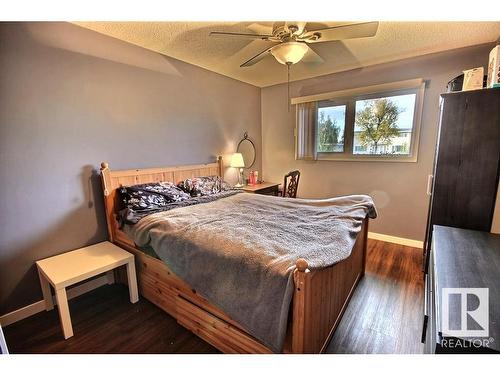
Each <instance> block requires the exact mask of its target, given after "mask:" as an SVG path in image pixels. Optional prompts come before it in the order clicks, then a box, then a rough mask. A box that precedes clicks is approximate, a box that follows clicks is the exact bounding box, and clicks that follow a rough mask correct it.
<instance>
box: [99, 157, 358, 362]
mask: <svg viewBox="0 0 500 375" xmlns="http://www.w3.org/2000/svg"><path fill="white" fill-rule="evenodd" d="M101 171H102V180H103V189H104V195H105V205H106V217H107V220H108V230H109V235H110V240H111V241H112V242H114V243H115V244H117V245H118V246H120V247H122V248H124V249H126V250H128V251H130V252H132V253H133V254H134V255H135V258H136V262H135V263H136V267H137V278H138V284H139V292H140V294H141V295H142V296H143V297H144V298H146V299H147V300H149V301H151V302H152V303H154V304H155V305H157V306H158V307H160V308H161V309H162V310H164V311H166V312H167V313H168V314H169V315H171V316H172V317H174V318H175V319H177V321H178V322H179V323H180V324H181V325H183V326H184V327H186V328H187V329H189V330H190V331H192V332H193V333H195V334H196V335H197V336H199V337H201V338H202V339H204V340H205V341H207V342H208V343H210V344H212V345H213V346H214V347H216V348H217V349H219V350H221V351H222V352H224V353H271V350H270V349H269V348H267V347H266V346H265V345H263V344H262V343H260V342H259V341H258V340H257V339H255V338H254V337H252V336H251V335H250V334H249V333H248V332H246V331H245V329H243V327H241V326H240V325H239V324H238V323H237V322H235V321H234V320H232V319H231V318H230V317H229V316H227V315H226V314H225V313H224V312H223V311H221V310H220V309H219V308H217V307H215V306H214V305H212V304H211V303H210V302H209V301H207V300H206V299H205V298H203V297H202V296H200V295H199V294H198V293H197V292H196V290H194V289H192V288H191V287H190V286H189V285H188V284H187V283H185V282H184V281H183V280H181V279H180V278H178V277H177V276H176V275H174V274H173V273H172V272H171V271H170V269H169V268H168V266H167V265H166V264H165V263H164V262H162V261H161V260H158V259H156V258H153V257H151V256H148V255H146V254H144V253H143V252H142V251H141V250H139V249H138V248H137V247H136V246H135V245H134V243H133V242H132V241H131V240H130V239H129V238H128V236H127V235H126V234H125V233H124V232H122V231H121V230H119V229H118V226H117V223H116V219H115V214H116V212H117V211H118V209H119V201H118V199H117V195H116V189H117V188H119V187H120V186H122V185H123V186H127V185H133V184H135V183H145V182H153V181H173V182H177V181H176V179H177V178H178V176H182V177H183V178H186V177H196V176H203V175H209V174H214V172H215V173H217V174H219V173H220V174H222V160H221V159H220V158H219V159H218V162H217V163H211V164H206V165H197V166H186V167H168V168H155V169H150V170H147V169H143V170H128V171H113V172H111V171H110V170H109V167H108V165H107V163H102V168H101ZM367 233H368V219H365V221H364V223H363V227H362V230H361V232H360V233H359V234H358V238H357V240H356V243H355V245H354V248H353V251H352V254H351V256H350V257H348V258H347V259H345V260H344V261H342V262H340V263H337V264H335V265H333V266H331V267H328V268H325V269H322V270H316V271H310V270H309V269H308V268H307V267H308V265H307V261H306V260H304V259H299V260H298V261H297V264H296V265H297V268H296V270H295V271H294V275H293V277H294V283H295V290H294V294H293V299H292V306H291V312H290V315H289V324H288V332H287V338H286V340H285V346H284V348H283V352H285V353H320V352H322V351H324V350H325V349H326V346H327V344H328V342H329V340H330V338H331V335H332V334H333V332H334V330H335V328H336V327H337V325H338V323H339V322H340V319H341V317H342V314H343V312H344V310H345V308H346V306H347V303H348V301H349V299H350V297H351V295H352V293H353V291H354V289H355V287H356V285H357V282H358V281H359V279H360V278H361V277H362V276H363V274H364V269H365V262H366V241H367ZM116 276H117V277H116V278H117V280H119V281H120V282H123V283H126V280H127V278H126V277H122V274H121V272H120V270H119V271H118V274H117V275H116Z"/></svg>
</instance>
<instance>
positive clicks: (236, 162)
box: [231, 152, 245, 188]
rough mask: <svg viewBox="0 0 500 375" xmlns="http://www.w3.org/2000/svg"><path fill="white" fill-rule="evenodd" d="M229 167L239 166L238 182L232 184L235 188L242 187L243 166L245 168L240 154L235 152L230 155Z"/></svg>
mask: <svg viewBox="0 0 500 375" xmlns="http://www.w3.org/2000/svg"><path fill="white" fill-rule="evenodd" d="M231 167H233V168H239V172H238V183H237V184H236V185H234V187H236V188H240V187H243V168H245V162H244V161H243V155H242V154H240V153H239V152H236V153H234V154H233V155H232V156H231Z"/></svg>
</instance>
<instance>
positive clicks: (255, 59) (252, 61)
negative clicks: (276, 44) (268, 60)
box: [240, 47, 273, 68]
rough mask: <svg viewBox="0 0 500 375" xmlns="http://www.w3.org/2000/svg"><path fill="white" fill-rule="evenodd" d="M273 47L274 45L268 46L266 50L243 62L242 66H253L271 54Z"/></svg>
mask: <svg viewBox="0 0 500 375" xmlns="http://www.w3.org/2000/svg"><path fill="white" fill-rule="evenodd" d="M272 49H273V47H271V48H267V49H265V50H264V51H262V52H261V53H259V54H257V55H255V56H254V57H252V58H251V59H248V60H247V61H245V62H244V63H243V64H241V65H240V68H246V67H248V66H252V65H254V64H256V63H258V62H259V61H260V60H262V59H263V58H264V57H266V56H267V55H269V54H270V52H271V50H272Z"/></svg>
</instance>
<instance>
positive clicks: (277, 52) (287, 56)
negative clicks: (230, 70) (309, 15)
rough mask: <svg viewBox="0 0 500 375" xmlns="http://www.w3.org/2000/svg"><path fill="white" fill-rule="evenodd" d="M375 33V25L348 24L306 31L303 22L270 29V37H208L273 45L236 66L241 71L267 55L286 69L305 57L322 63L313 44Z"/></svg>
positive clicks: (285, 23)
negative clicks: (258, 41)
mask: <svg viewBox="0 0 500 375" xmlns="http://www.w3.org/2000/svg"><path fill="white" fill-rule="evenodd" d="M377 29H378V22H361V23H351V24H345V25H338V26H332V27H326V28H322V29H317V30H314V29H312V30H309V29H308V28H307V23H306V22H284V23H283V22H282V23H278V24H275V25H274V27H273V31H272V34H251V33H248V34H245V33H232V32H222V31H212V32H211V33H210V36H222V37H242V38H249V39H260V40H265V41H268V42H273V43H277V44H276V45H274V46H272V47H270V48H267V49H265V50H264V51H262V52H260V53H258V54H257V55H255V56H253V57H252V58H250V59H248V60H247V61H245V62H244V63H243V64H241V65H240V67H241V68H245V67H248V66H252V65H254V64H256V63H258V62H259V61H261V60H262V59H264V58H265V57H266V56H268V55H269V54H271V55H273V56H274V58H275V59H276V60H277V61H278V62H279V63H281V64H284V65H288V66H290V65H292V64H296V63H298V62H299V61H301V60H302V59H303V58H304V56H305V55H306V53H307V55H308V61H309V62H323V59H322V58H321V57H320V56H319V55H318V54H317V53H316V52H315V51H314V49H313V46H312V45H314V44H315V43H322V42H331V41H335V40H344V39H354V38H365V37H370V36H374V35H375V34H376V33H377Z"/></svg>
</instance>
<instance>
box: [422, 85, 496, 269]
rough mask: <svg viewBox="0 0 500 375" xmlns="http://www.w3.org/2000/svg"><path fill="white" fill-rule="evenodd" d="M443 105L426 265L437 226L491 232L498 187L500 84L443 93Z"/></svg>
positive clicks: (434, 173) (428, 226)
mask: <svg viewBox="0 0 500 375" xmlns="http://www.w3.org/2000/svg"><path fill="white" fill-rule="evenodd" d="M440 104H441V116H440V121H439V135H438V141H437V147H436V154H435V155H436V156H435V162H434V171H433V174H432V175H431V176H429V181H428V190H429V191H428V194H429V195H430V196H431V198H430V205H429V214H428V219H427V229H426V234H425V242H424V255H425V256H424V259H425V262H424V267H425V269H427V265H428V260H429V258H428V256H427V254H428V251H427V249H428V248H429V247H430V245H431V243H432V228H433V226H434V225H445V226H450V227H457V228H465V229H474V230H481V231H486V232H489V231H490V229H491V223H492V218H493V211H494V206H495V199H496V194H497V186H498V171H499V161H500V159H499V158H500V89H483V90H474V91H463V92H454V93H448V94H442V95H441V103H440ZM431 187H432V189H431Z"/></svg>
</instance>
